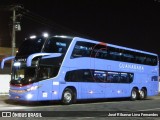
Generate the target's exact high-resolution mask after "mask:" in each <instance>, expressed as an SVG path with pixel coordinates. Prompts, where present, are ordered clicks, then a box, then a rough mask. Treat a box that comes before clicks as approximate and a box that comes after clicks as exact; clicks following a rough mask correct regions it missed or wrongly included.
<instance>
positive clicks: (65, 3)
mask: <svg viewBox="0 0 160 120" xmlns="http://www.w3.org/2000/svg"><path fill="white" fill-rule="evenodd" d="M7 1H8V2H7ZM16 3H19V4H21V5H22V6H23V7H24V9H27V10H29V11H30V12H29V13H30V14H28V15H27V14H26V13H25V14H24V15H22V17H21V19H20V18H19V19H18V20H19V21H20V22H21V27H22V30H21V31H20V32H17V34H16V46H17V47H18V46H19V45H20V43H21V42H22V41H23V40H24V38H25V37H28V36H30V35H33V34H42V33H43V32H49V33H50V34H52V35H55V34H67V35H69V34H71V35H72V34H74V35H76V36H81V37H85V38H90V39H93V40H97V41H103V42H107V43H111V44H117V45H121V46H125V47H130V48H135V49H140V50H144V51H149V52H154V53H157V54H160V44H159V43H158V42H159V41H160V1H158V0H74V1H73V0H72V1H71V0H0V7H1V10H0V46H6V47H9V46H11V18H10V17H11V16H12V13H11V11H6V10H4V8H5V6H7V5H11V4H16ZM18 12H19V11H18ZM18 12H17V13H18ZM19 13H20V12H19Z"/></svg>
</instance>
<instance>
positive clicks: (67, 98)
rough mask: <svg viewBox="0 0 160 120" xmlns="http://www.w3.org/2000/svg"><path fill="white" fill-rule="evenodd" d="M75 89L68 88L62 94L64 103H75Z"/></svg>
mask: <svg viewBox="0 0 160 120" xmlns="http://www.w3.org/2000/svg"><path fill="white" fill-rule="evenodd" d="M73 98H74V96H73V91H72V90H71V89H70V88H66V89H65V90H64V92H63V94H62V103H63V104H65V105H69V104H72V103H73Z"/></svg>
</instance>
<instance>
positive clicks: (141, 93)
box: [140, 90, 145, 99]
mask: <svg viewBox="0 0 160 120" xmlns="http://www.w3.org/2000/svg"><path fill="white" fill-rule="evenodd" d="M144 94H145V93H144V91H143V90H142V91H140V97H141V99H143V98H144V96H145V95H144Z"/></svg>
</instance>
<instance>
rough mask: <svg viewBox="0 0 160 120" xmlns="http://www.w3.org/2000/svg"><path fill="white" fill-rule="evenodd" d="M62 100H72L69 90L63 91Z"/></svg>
mask: <svg viewBox="0 0 160 120" xmlns="http://www.w3.org/2000/svg"><path fill="white" fill-rule="evenodd" d="M64 100H65V102H67V103H69V102H70V101H71V100H72V94H71V93H70V92H65V93H64Z"/></svg>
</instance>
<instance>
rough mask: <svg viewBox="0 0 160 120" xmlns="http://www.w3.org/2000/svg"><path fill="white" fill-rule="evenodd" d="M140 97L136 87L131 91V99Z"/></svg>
mask: <svg viewBox="0 0 160 120" xmlns="http://www.w3.org/2000/svg"><path fill="white" fill-rule="evenodd" d="M137 98H138V91H137V89H136V88H133V89H132V91H131V96H130V99H131V100H132V101H134V100H136V99H137Z"/></svg>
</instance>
